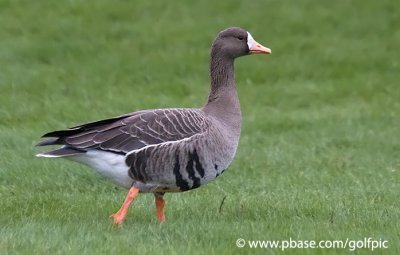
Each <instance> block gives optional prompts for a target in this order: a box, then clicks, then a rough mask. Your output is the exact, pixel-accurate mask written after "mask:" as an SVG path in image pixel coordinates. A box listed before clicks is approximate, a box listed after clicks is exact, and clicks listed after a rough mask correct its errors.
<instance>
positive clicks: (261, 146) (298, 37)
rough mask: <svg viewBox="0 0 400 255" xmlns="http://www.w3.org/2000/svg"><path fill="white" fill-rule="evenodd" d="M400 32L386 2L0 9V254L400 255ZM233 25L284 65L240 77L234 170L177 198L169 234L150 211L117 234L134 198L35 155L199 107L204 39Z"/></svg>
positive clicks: (261, 64) (8, 5)
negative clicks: (366, 242)
mask: <svg viewBox="0 0 400 255" xmlns="http://www.w3.org/2000/svg"><path fill="white" fill-rule="evenodd" d="M189 2H190V3H189ZM399 24H400V15H399V12H398V3H397V2H396V1H392V0H382V1H373V0H368V1H330V2H328V1H311V0H305V1H277V0H275V1H261V0H260V1H256V0H254V1H238V0H235V1H195V2H194V1H193V2H191V1H184V0H179V1H174V2H173V3H172V2H171V3H170V4H167V1H158V2H156V1H145V0H140V1H105V0H102V1H101V0H99V1H78V0H77V1H50V0H48V1H44V0H43V1H11V0H10V1H6V0H0V38H1V39H0V152H1V154H0V198H1V202H0V203H1V204H0V254H82V253H84V254H157V253H158V254H164V253H165V254H235V253H238V254H281V253H282V252H281V251H280V250H279V249H271V250H265V249H250V248H248V247H246V248H243V249H239V248H237V247H236V245H235V241H236V239H238V238H239V237H242V238H245V239H246V240H251V239H254V240H258V239H260V240H285V239H289V238H290V237H291V238H292V239H297V240H344V239H346V238H350V239H355V240H359V239H363V238H364V237H372V238H374V239H378V240H379V239H380V238H381V239H384V240H388V241H389V248H388V249H385V250H379V253H382V254H399V253H400V230H399V229H400V221H399V219H400V203H399V195H400V139H399V138H400V118H399V117H400V89H399V85H400V84H399V81H400V51H399V42H400V30H399ZM231 25H235V26H242V27H245V28H246V29H248V30H249V31H250V32H251V33H252V35H253V36H254V37H255V39H256V40H257V41H259V42H260V43H262V44H265V45H266V46H268V47H270V48H272V50H273V54H272V55H270V56H268V57H265V56H249V57H245V58H241V59H239V60H238V61H237V62H236V78H237V84H238V90H239V96H240V99H241V104H242V111H243V116H244V120H243V130H242V136H241V141H240V145H239V149H238V152H237V155H236V158H235V160H234V162H233V164H232V165H231V167H230V169H229V170H228V171H227V172H225V173H224V175H223V176H222V177H220V178H218V180H216V181H214V182H212V183H211V184H209V185H207V186H204V187H202V188H200V189H198V190H195V191H191V192H187V193H182V194H168V195H166V199H167V206H166V217H167V222H166V224H164V225H159V224H158V223H157V222H156V217H155V209H154V204H153V197H152V196H151V195H142V196H139V198H138V199H137V200H136V201H135V203H134V205H133V207H132V209H131V211H130V213H129V214H128V217H127V220H126V222H125V224H124V227H123V228H122V229H120V228H115V227H113V226H112V224H111V221H110V220H109V219H108V216H109V215H110V214H111V213H113V212H115V211H116V210H117V209H118V208H119V206H120V205H121V203H122V202H123V199H124V197H125V194H126V191H125V190H123V189H121V188H118V187H115V186H114V185H113V184H111V183H109V182H108V181H106V180H103V179H102V178H101V177H99V176H97V175H96V174H95V173H93V172H92V171H91V170H90V169H88V168H86V167H83V166H81V165H78V164H75V163H72V162H69V161H66V160H49V159H38V158H35V157H34V156H33V155H34V154H35V153H36V152H37V149H35V148H34V147H33V146H34V144H35V143H36V142H37V141H38V137H40V135H42V134H43V133H45V132H47V131H51V130H55V129H60V128H65V127H68V126H73V125H76V124H79V123H84V122H87V121H91V120H96V119H101V118H107V117H112V116H115V115H119V114H122V113H127V112H131V111H135V110H139V109H148V108H161V107H174V106H176V107H192V106H201V105H202V104H203V103H204V101H205V99H206V97H207V92H208V89H209V88H208V84H209V82H208V61H209V47H210V44H211V41H212V40H213V39H214V37H215V35H216V33H217V32H218V31H219V30H221V29H222V28H225V27H228V26H231ZM224 198H225V202H224V204H223V206H222V208H221V210H220V204H221V202H222V200H223V199H224ZM370 252H371V251H370V250H368V249H358V250H356V251H355V252H349V251H348V250H347V249H301V250H300V249H292V250H287V251H286V252H285V254H353V253H354V254H370Z"/></svg>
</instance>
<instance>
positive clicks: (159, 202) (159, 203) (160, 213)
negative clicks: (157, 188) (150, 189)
mask: <svg viewBox="0 0 400 255" xmlns="http://www.w3.org/2000/svg"><path fill="white" fill-rule="evenodd" d="M164 205H165V200H164V199H163V198H162V197H158V196H156V209H157V219H158V221H160V223H164V221H165V216H164Z"/></svg>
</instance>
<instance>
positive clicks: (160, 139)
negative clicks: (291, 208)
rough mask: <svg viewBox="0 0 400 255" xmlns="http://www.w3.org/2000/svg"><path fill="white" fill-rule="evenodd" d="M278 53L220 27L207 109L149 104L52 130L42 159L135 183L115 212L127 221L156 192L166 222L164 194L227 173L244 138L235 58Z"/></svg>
mask: <svg viewBox="0 0 400 255" xmlns="http://www.w3.org/2000/svg"><path fill="white" fill-rule="evenodd" d="M256 53H259V54H270V53H271V49H269V48H267V47H264V46H263V45H261V44H259V43H258V42H257V41H256V40H254V38H253V37H252V36H251V34H250V33H249V32H247V31H246V30H245V29H242V28H238V27H230V28H227V29H225V30H223V31H221V32H219V33H218V35H217V37H216V38H215V40H214V42H213V43H212V46H211V61H210V78H211V79H210V80H211V89H210V93H209V95H208V100H207V102H206V104H205V105H204V106H203V107H201V108H168V109H154V110H142V111H136V112H133V113H128V114H125V115H121V116H118V117H114V118H110V119H104V120H100V121H95V122H90V123H86V124H83V125H79V126H75V127H72V128H69V129H65V130H58V131H53V132H49V133H47V134H45V135H43V136H42V137H41V141H40V142H39V143H38V144H37V146H47V145H58V148H57V149H55V150H51V151H48V152H43V153H39V154H37V155H36V156H38V157H47V158H65V159H69V160H72V161H75V162H79V163H82V164H85V165H87V166H89V167H91V168H93V169H94V170H96V171H97V172H98V173H100V174H101V175H103V176H105V177H107V178H109V179H110V180H111V181H113V182H114V183H116V184H117V185H119V186H122V187H124V188H127V189H128V194H127V196H126V198H125V201H124V202H123V204H122V206H121V208H120V209H119V210H118V211H117V212H116V213H115V214H112V215H111V216H110V217H111V218H112V219H113V222H114V224H117V225H121V224H122V223H123V221H124V219H125V217H126V215H127V213H128V209H129V207H130V205H131V204H132V202H133V201H134V200H135V198H136V197H137V196H138V194H139V193H153V194H154V197H155V206H156V215H157V219H158V221H159V222H161V223H162V222H164V221H165V215H164V206H165V200H164V199H163V196H164V194H165V193H167V192H183V191H188V190H192V189H196V188H198V187H200V186H202V185H204V184H206V183H208V182H210V181H212V180H214V179H215V178H217V177H218V176H219V175H221V174H222V173H223V172H224V170H225V169H227V168H228V166H229V165H230V163H231V162H232V160H233V158H234V156H235V153H236V149H237V147H238V143H239V137H240V130H241V125H242V114H241V110H240V104H239V98H238V94H237V91H236V85H235V79H234V60H235V59H236V58H238V57H241V56H245V55H249V54H256Z"/></svg>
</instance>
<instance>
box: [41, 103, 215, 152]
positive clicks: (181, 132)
mask: <svg viewBox="0 0 400 255" xmlns="http://www.w3.org/2000/svg"><path fill="white" fill-rule="evenodd" d="M207 127H208V122H207V119H206V117H205V116H204V114H203V112H202V111H201V110H199V109H157V110H147V111H139V112H134V113H131V114H127V115H122V116H119V117H115V118H111V119H106V120H100V121H96V122H91V123H87V124H83V125H79V126H76V127H72V128H70V129H67V130H59V131H54V132H50V133H47V134H45V135H43V136H42V138H44V140H43V141H42V142H40V143H38V144H37V146H46V145H65V146H66V147H67V148H73V149H76V150H82V152H84V151H85V150H87V149H98V150H104V151H113V152H116V153H121V154H126V153H128V152H130V151H132V150H137V149H140V148H142V147H145V146H148V145H155V144H160V143H165V142H171V141H178V140H181V139H184V138H189V137H191V136H193V135H195V134H199V133H202V132H203V131H204V130H205V129H206V128H207ZM50 153H51V152H50Z"/></svg>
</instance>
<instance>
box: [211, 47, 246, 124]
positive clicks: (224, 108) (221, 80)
mask: <svg viewBox="0 0 400 255" xmlns="http://www.w3.org/2000/svg"><path fill="white" fill-rule="evenodd" d="M215 48H216V47H213V48H212V50H211V64H210V75H211V90H210V94H209V96H208V101H207V104H206V105H205V106H204V108H203V109H204V111H205V112H207V113H209V114H211V115H214V116H216V117H217V118H219V119H221V120H226V121H227V122H232V121H234V122H235V123H231V124H233V125H237V124H238V123H236V122H240V123H241V120H242V119H241V111H240V104H239V98H238V95H237V92H236V85H235V77H234V59H233V58H231V57H229V56H226V55H224V54H222V53H220V52H221V51H217V50H216V49H215ZM239 128H240V127H239Z"/></svg>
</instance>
